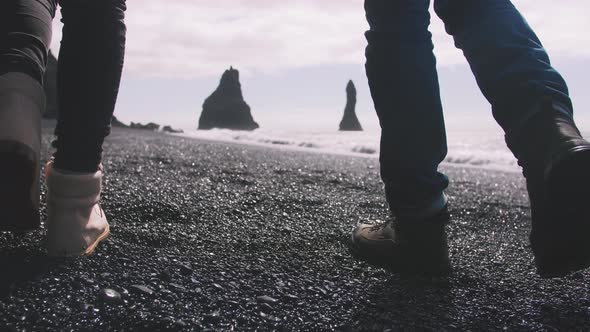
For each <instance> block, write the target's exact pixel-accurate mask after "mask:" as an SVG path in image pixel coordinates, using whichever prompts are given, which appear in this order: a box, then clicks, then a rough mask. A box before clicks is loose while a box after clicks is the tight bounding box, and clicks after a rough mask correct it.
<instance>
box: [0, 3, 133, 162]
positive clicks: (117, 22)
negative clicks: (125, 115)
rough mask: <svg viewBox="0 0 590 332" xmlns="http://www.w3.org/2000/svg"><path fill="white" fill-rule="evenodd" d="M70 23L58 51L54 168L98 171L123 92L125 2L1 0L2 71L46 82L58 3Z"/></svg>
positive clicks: (0, 66) (0, 71)
mask: <svg viewBox="0 0 590 332" xmlns="http://www.w3.org/2000/svg"><path fill="white" fill-rule="evenodd" d="M58 3H59V5H60V6H61V8H62V9H61V13H62V22H63V23H64V28H63V37H62V40H61V49H60V53H59V57H58V74H57V76H58V77H57V89H58V100H59V119H58V124H57V127H56V129H55V135H56V137H57V139H56V140H55V141H54V143H53V145H54V147H55V148H56V152H55V154H54V156H55V166H56V168H59V169H66V170H70V171H78V172H94V171H96V170H97V168H98V165H99V164H100V162H101V154H102V144H103V141H104V138H105V137H106V136H107V135H108V134H109V132H110V123H111V117H112V115H113V111H114V108H115V102H116V99H117V94H118V91H119V83H120V80H121V71H122V68H123V58H124V51H125V33H126V27H125V23H124V11H125V9H126V6H125V0H2V4H0V75H1V74H4V73H8V72H22V73H25V74H28V75H30V76H31V77H33V78H35V79H37V80H38V81H39V82H41V83H42V80H43V73H44V71H45V66H46V63H47V56H48V49H49V44H50V41H51V34H52V31H51V23H52V20H53V18H54V16H55V11H56V8H57V5H58Z"/></svg>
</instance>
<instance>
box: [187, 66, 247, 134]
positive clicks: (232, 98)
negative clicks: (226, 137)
mask: <svg viewBox="0 0 590 332" xmlns="http://www.w3.org/2000/svg"><path fill="white" fill-rule="evenodd" d="M258 127H259V126H258V123H256V122H255V121H254V118H252V114H251V111H250V106H248V104H247V103H246V101H245V100H244V96H243V95H242V86H241V84H240V73H239V72H238V71H237V70H236V69H234V68H233V67H230V69H228V70H226V71H225V72H224V73H223V75H222V77H221V81H220V82H219V86H218V87H217V89H216V90H215V91H214V92H213V94H212V95H211V96H209V97H208V98H207V99H206V100H205V103H204V104H203V111H202V112H201V117H200V118H199V127H198V129H202V130H207V129H213V128H223V129H233V130H254V129H257V128H258Z"/></svg>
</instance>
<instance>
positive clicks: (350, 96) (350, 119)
mask: <svg viewBox="0 0 590 332" xmlns="http://www.w3.org/2000/svg"><path fill="white" fill-rule="evenodd" d="M340 130H342V131H361V130H363V127H362V126H361V123H360V122H359V119H358V118H357V116H356V88H355V86H354V83H353V82H352V80H350V81H348V85H346V107H345V108H344V116H343V117H342V121H340Z"/></svg>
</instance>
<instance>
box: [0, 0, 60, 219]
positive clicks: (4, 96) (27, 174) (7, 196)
mask: <svg viewBox="0 0 590 332" xmlns="http://www.w3.org/2000/svg"><path fill="white" fill-rule="evenodd" d="M55 9H56V1H55V0H5V1H3V2H2V3H1V4H0V177H1V179H0V182H1V183H2V185H0V229H1V230H20V231H26V230H30V229H35V228H36V227H38V226H39V221H40V220H39V173H40V172H39V160H40V157H39V153H40V148H41V135H40V130H41V113H42V112H43V110H44V107H45V95H44V93H43V88H42V84H43V82H42V80H43V72H44V70H45V63H46V61H47V49H48V45H49V43H50V41H51V21H52V19H53V16H54V14H55Z"/></svg>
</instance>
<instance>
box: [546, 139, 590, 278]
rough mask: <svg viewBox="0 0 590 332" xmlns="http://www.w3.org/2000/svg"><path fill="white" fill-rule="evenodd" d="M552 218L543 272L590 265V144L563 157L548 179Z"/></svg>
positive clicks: (563, 271)
mask: <svg viewBox="0 0 590 332" xmlns="http://www.w3.org/2000/svg"><path fill="white" fill-rule="evenodd" d="M546 184H547V193H548V202H549V204H551V205H552V208H551V211H553V216H552V219H553V220H555V221H556V224H555V227H554V228H553V232H552V234H551V240H550V241H546V243H549V244H550V246H551V250H544V252H545V253H546V254H544V255H539V257H537V259H536V262H537V267H538V270H539V273H540V274H541V276H544V277H555V276H562V275H565V274H567V273H569V272H571V271H577V270H581V269H584V268H587V267H589V266H590V241H588V238H590V146H588V147H587V148H585V147H583V148H581V149H578V150H576V151H572V152H570V154H569V155H568V156H567V157H566V158H563V159H561V160H560V161H559V162H558V163H556V164H555V166H554V167H553V168H552V169H551V170H550V171H549V173H548V177H547V180H546Z"/></svg>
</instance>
